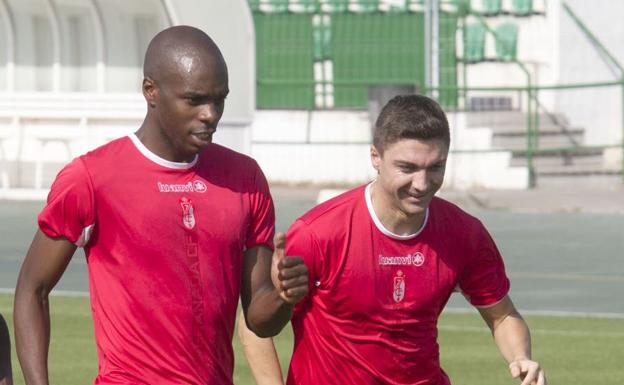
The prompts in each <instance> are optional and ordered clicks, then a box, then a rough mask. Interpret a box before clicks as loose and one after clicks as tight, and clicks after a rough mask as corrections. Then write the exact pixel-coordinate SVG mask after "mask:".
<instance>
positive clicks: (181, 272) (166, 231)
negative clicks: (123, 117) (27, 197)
mask: <svg viewBox="0 0 624 385" xmlns="http://www.w3.org/2000/svg"><path fill="white" fill-rule="evenodd" d="M274 220H275V215H274V210H273V203H272V200H271V196H270V194H269V189H268V185H267V182H266V179H265V177H264V175H263V174H262V172H261V170H260V169H259V167H258V166H257V164H256V162H255V161H254V160H253V159H251V158H249V157H247V156H244V155H241V154H238V153H236V152H234V151H232V150H229V149H226V148H225V147H221V146H219V145H217V144H211V145H210V146H208V147H207V148H206V149H205V150H204V151H203V152H202V153H201V154H200V155H198V157H196V159H195V161H193V162H191V163H188V164H187V163H175V162H169V161H167V160H164V159H162V158H159V157H158V156H156V155H155V154H153V153H151V152H150V151H149V150H148V149H147V148H145V146H144V145H143V144H142V143H141V142H140V141H139V140H138V138H137V137H136V136H135V135H131V136H129V137H124V138H121V139H117V140H115V141H113V142H111V143H109V144H107V145H104V146H102V147H100V148H98V149H96V150H94V151H92V152H89V153H88V154H86V155H83V156H81V157H79V158H77V159H75V160H74V161H72V162H71V163H70V164H69V165H67V166H66V167H65V168H64V169H63V170H62V171H61V172H60V173H59V175H58V176H57V178H56V180H55V182H54V184H53V186H52V189H51V191H50V194H49V196H48V203H47V206H46V207H45V208H44V209H43V211H42V212H41V214H40V215H39V226H40V229H41V231H43V232H44V233H45V234H46V235H47V236H49V237H54V238H56V237H62V238H66V239H68V240H69V241H71V242H74V243H76V244H77V245H79V246H83V245H84V248H85V252H86V255H87V263H88V270H89V290H90V297H91V308H92V312H93V320H94V323H95V338H96V342H97V351H98V358H99V368H98V375H97V378H96V379H95V384H102V385H109V384H110V385H112V384H124V385H130V384H132V385H158V384H167V385H174V384H175V385H177V384H185V385H186V384H193V385H200V384H201V385H206V384H219V385H230V384H232V372H233V354H232V334H233V328H234V320H235V316H236V308H237V305H238V298H239V288H240V282H241V271H242V257H243V252H244V250H245V249H246V248H251V247H254V246H257V245H264V246H266V247H268V248H272V247H273V245H272V237H273V232H274Z"/></svg>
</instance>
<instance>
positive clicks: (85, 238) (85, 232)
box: [76, 224, 95, 247]
mask: <svg viewBox="0 0 624 385" xmlns="http://www.w3.org/2000/svg"><path fill="white" fill-rule="evenodd" d="M94 225H95V224H91V225H89V226H87V227H85V228H84V229H82V233H81V234H80V238H78V240H77V241H76V246H78V247H85V245H86V244H87V243H89V239H90V238H91V232H92V231H93V226H94Z"/></svg>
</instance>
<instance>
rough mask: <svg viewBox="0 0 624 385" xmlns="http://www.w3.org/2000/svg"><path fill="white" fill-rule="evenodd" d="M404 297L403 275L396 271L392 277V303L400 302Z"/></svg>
mask: <svg viewBox="0 0 624 385" xmlns="http://www.w3.org/2000/svg"><path fill="white" fill-rule="evenodd" d="M404 297H405V275H403V272H402V271H401V270H399V271H397V273H396V275H395V276H394V285H393V289H392V298H394V302H397V303H398V302H401V301H403V298H404Z"/></svg>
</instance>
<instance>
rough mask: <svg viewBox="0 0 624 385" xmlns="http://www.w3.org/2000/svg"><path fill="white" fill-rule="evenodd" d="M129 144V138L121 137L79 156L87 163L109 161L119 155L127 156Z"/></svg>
mask: <svg viewBox="0 0 624 385" xmlns="http://www.w3.org/2000/svg"><path fill="white" fill-rule="evenodd" d="M130 144H131V141H130V138H129V137H127V136H123V137H121V138H117V139H114V140H112V141H110V142H108V143H106V144H103V145H101V146H99V147H96V148H94V149H93V150H91V151H89V152H87V153H85V154H83V155H81V156H79V158H80V159H83V160H85V161H87V162H92V161H96V162H97V161H101V160H107V161H108V160H111V158H114V157H116V156H118V155H120V154H127V150H128V146H129V145H130Z"/></svg>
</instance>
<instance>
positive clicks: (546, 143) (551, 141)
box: [492, 132, 583, 150]
mask: <svg viewBox="0 0 624 385" xmlns="http://www.w3.org/2000/svg"><path fill="white" fill-rule="evenodd" d="M582 143H583V133H582V132H581V133H578V134H576V135H562V134H553V135H540V137H539V138H538V148H540V149H555V148H562V147H570V146H577V145H579V144H582ZM492 147H494V148H498V149H504V150H525V149H526V148H527V137H526V136H524V135H498V134H494V135H493V136H492Z"/></svg>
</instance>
